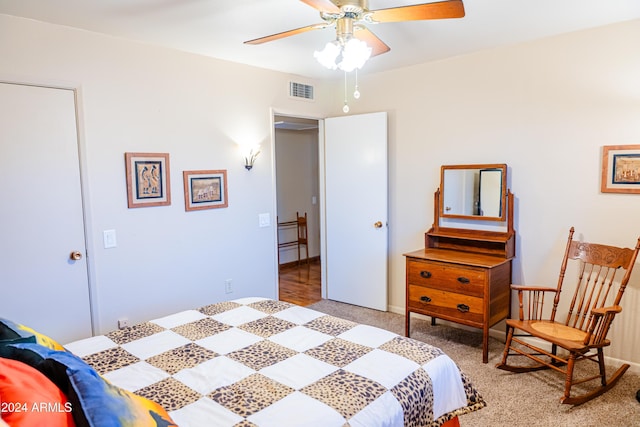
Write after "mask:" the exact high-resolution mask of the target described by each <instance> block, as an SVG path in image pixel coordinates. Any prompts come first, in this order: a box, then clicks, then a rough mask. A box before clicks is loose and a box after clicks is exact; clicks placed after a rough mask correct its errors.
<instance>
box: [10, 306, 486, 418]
mask: <svg viewBox="0 0 640 427" xmlns="http://www.w3.org/2000/svg"><path fill="white" fill-rule="evenodd" d="M0 325H1V323H0ZM23 335H24V334H23ZM0 338H2V335H1V331H0ZM5 338H6V334H5ZM22 339H23V340H24V337H22ZM47 339H48V337H42V336H36V337H35V339H32V340H31V341H29V342H13V343H8V344H7V343H6V342H8V341H10V340H8V339H5V345H2V346H0V357H2V358H5V359H11V360H12V361H15V360H19V361H21V362H23V363H27V364H29V365H31V366H33V367H35V368H36V369H37V370H39V371H40V372H43V373H44V374H45V375H46V376H48V377H49V378H51V379H52V381H53V382H54V384H55V385H56V386H57V387H58V388H59V389H60V390H63V392H64V393H63V394H64V395H65V396H66V397H67V398H68V403H65V405H66V406H60V408H63V409H64V408H67V409H71V410H70V411H66V413H65V415H66V416H68V415H71V416H72V418H73V419H74V421H75V425H76V426H78V425H88V426H93V425H95V426H100V427H102V426H105V425H136V426H142V425H152V426H160V425H167V426H170V425H178V426H181V427H191V426H247V427H248V426H260V427H269V426H277V427H287V426H305V427H308V426H309V427H311V426H322V427H330V426H336V427H338V426H340V427H342V426H363V427H375V426H441V425H447V426H450V425H455V424H456V423H457V417H458V416H460V415H463V414H466V413H469V412H472V411H476V410H479V409H481V408H483V407H484V406H485V405H486V403H485V401H484V400H483V399H482V397H481V396H480V394H479V393H478V391H477V390H476V388H475V387H474V385H473V384H472V383H471V382H470V380H469V378H468V377H467V376H466V375H465V374H464V373H463V372H462V371H460V370H459V369H458V366H457V365H456V364H455V362H454V361H453V360H452V359H451V358H449V357H448V356H447V355H446V354H444V353H443V352H442V351H441V350H440V349H438V348H435V347H432V346H430V345H428V344H425V343H423V342H420V341H417V340H413V339H410V338H406V337H403V336H400V335H397V334H395V333H392V332H389V331H386V330H383V329H379V328H375V327H372V326H367V325H362V324H357V323H354V322H351V321H347V320H344V319H340V318H337V317H333V316H329V315H326V314H324V313H321V312H318V311H314V310H312V309H309V308H306V307H301V306H297V305H293V304H290V303H286V302H282V301H275V300H271V299H265V298H243V299H236V300H231V301H226V302H221V303H217V304H211V305H207V306H204V307H200V308H198V309H194V310H186V311H182V312H179V313H175V314H173V315H169V316H166V317H162V318H158V319H154V320H151V321H148V322H145V323H141V324H138V325H135V326H132V327H129V328H125V329H121V330H116V331H114V332H111V333H108V334H105V335H100V336H95V337H91V338H87V339H84V340H80V341H75V342H72V343H68V344H66V345H64V348H63V349H60V348H56V344H57V343H55V341H53V340H51V339H49V340H50V341H49V342H43V340H44V341H46V340H47ZM14 341H15V338H14ZM0 342H1V341H0ZM52 343H53V344H52ZM47 344H48V345H47ZM34 353H36V356H34ZM34 359H35V362H34V361H33V360H34ZM52 360H53V362H52ZM43 365H46V366H44V367H43ZM52 366H53V367H52ZM101 399H102V400H101ZM121 401H124V403H122V402H121ZM114 402H115V403H114ZM5 409H7V408H5ZM57 412H65V411H57ZM119 412H124V413H126V414H125V415H121V414H120V415H118V413H119ZM3 416H4V413H3ZM118 417H119V418H118ZM143 418H144V421H143ZM111 419H116V420H119V421H113V423H112V424H109V423H108V422H107V421H106V420H109V422H111ZM126 419H129V420H136V421H131V422H130V423H129V424H127V422H129V421H126ZM9 424H11V423H9Z"/></svg>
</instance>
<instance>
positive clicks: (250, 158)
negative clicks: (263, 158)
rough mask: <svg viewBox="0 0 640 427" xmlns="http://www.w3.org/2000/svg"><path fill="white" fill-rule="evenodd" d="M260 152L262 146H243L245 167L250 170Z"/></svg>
mask: <svg viewBox="0 0 640 427" xmlns="http://www.w3.org/2000/svg"><path fill="white" fill-rule="evenodd" d="M258 154H260V146H259V145H257V146H254V147H245V148H243V156H244V167H245V168H246V169H247V170H248V171H250V170H251V168H253V162H255V161H256V157H258Z"/></svg>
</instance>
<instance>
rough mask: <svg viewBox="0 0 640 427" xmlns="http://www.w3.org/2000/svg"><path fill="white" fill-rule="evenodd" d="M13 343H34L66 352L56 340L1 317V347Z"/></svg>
mask: <svg viewBox="0 0 640 427" xmlns="http://www.w3.org/2000/svg"><path fill="white" fill-rule="evenodd" d="M11 342H15V343H18V342H33V343H38V344H40V345H43V346H45V347H49V348H51V349H53V350H60V351H63V350H65V348H64V347H63V346H61V345H60V344H58V342H57V341H55V340H54V339H51V338H49V337H48V336H46V335H44V334H41V333H39V332H37V331H34V330H33V329H31V328H30V327H28V326H25V325H21V324H19V323H15V322H12V321H11V320H8V319H3V318H1V317H0V345H3V344H9V343H11Z"/></svg>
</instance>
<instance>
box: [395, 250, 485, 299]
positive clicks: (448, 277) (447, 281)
mask: <svg viewBox="0 0 640 427" xmlns="http://www.w3.org/2000/svg"><path fill="white" fill-rule="evenodd" d="M486 277H487V272H486V269H481V268H478V269H474V268H469V267H464V266H459V265H455V264H445V263H438V262H429V261H421V260H414V259H409V260H408V261H407V282H408V284H410V285H415V286H426V287H429V288H434V289H440V290H443V291H451V292H455V293H463V294H466V295H473V296H478V297H482V296H483V295H484V288H485V283H486Z"/></svg>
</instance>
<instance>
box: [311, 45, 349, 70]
mask: <svg viewBox="0 0 640 427" xmlns="http://www.w3.org/2000/svg"><path fill="white" fill-rule="evenodd" d="M341 51H342V48H341V47H340V45H339V44H338V42H337V41H332V42H329V43H327V44H326V45H325V47H324V49H322V50H321V51H318V50H316V51H315V52H313V57H314V58H316V60H318V62H319V63H320V64H321V65H322V66H324V67H326V68H328V69H330V70H335V69H336V68H338V65H337V64H336V59H337V58H338V56H339V55H340V52H341Z"/></svg>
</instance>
